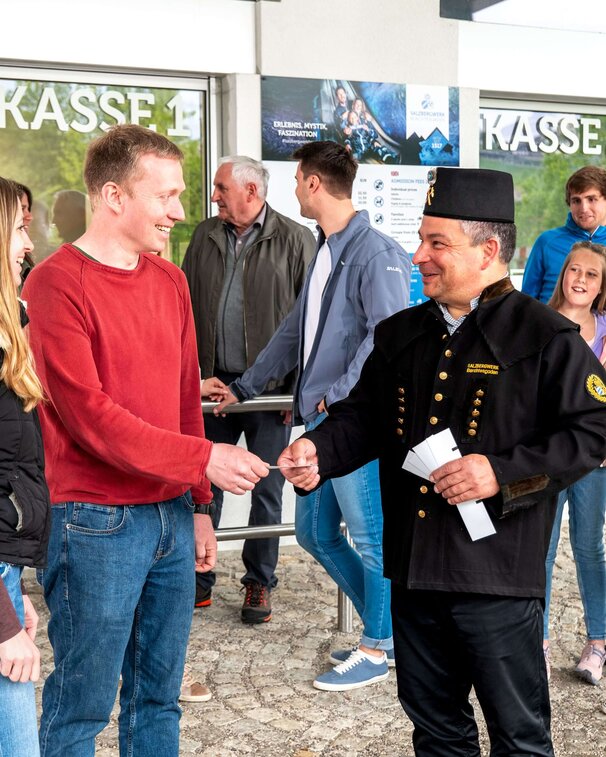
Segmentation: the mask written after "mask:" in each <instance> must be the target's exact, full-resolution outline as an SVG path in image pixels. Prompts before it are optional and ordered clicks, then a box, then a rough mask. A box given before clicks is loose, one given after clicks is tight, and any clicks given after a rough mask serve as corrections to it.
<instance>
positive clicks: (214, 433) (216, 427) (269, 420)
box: [196, 371, 291, 589]
mask: <svg viewBox="0 0 606 757" xmlns="http://www.w3.org/2000/svg"><path fill="white" fill-rule="evenodd" d="M239 375H240V374H237V373H221V372H219V371H218V372H217V378H220V379H221V381H224V382H225V383H226V384H229V383H230V382H231V381H233V380H234V379H236V378H237V377H238V376H239ZM282 421H283V417H282V415H280V413H279V412H252V413H228V414H227V415H226V416H225V418H217V417H216V416H214V415H212V413H207V414H205V416H204V428H205V435H206V438H207V439H210V440H211V441H213V442H219V443H223V444H236V443H237V442H238V439H239V438H240V436H241V435H242V434H244V438H245V440H246V446H247V448H248V450H249V451H250V452H252V453H254V454H255V455H258V456H259V457H260V458H261V459H262V460H265V462H268V463H270V464H271V465H273V464H275V462H276V460H277V459H278V455H279V454H280V453H281V452H282V450H283V449H284V447H286V446H287V445H288V441H289V439H290V431H291V429H290V427H289V426H285V425H284V423H283V422H282ZM283 488H284V476H283V475H282V473H281V472H280V471H279V470H274V471H270V472H269V475H268V476H267V477H266V478H262V479H261V480H260V481H259V483H258V484H257V485H256V486H255V488H254V489H253V491H252V494H251V507H250V515H249V518H248V525H249V526H269V525H274V524H276V523H281V522H282V489H283ZM212 490H213V496H214V499H215V508H216V509H215V515H214V517H213V525H214V527H215V528H218V527H219V523H220V520H221V510H222V508H223V492H222V491H221V489H218V488H217V487H216V486H214V485H213V486H212ZM279 545H280V540H279V539H278V538H274V539H247V540H246V541H245V542H244V549H243V550H242V562H243V563H244V567H245V569H246V572H245V573H244V575H243V576H242V583H246V582H247V581H255V582H257V583H260V584H262V585H263V586H267V587H268V588H269V589H273V588H274V587H275V586H276V585H277V583H278V579H277V577H276V573H275V570H276V565H277V564H278V550H279ZM215 580H216V576H215V574H214V573H213V572H212V571H211V572H209V573H196V582H197V584H198V586H199V587H201V588H209V587H211V586H214V584H215Z"/></svg>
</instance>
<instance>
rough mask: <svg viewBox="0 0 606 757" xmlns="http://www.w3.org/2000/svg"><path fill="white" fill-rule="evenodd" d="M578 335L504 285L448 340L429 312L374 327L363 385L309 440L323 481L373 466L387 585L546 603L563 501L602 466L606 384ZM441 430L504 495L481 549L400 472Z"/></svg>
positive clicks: (453, 515) (493, 503)
mask: <svg viewBox="0 0 606 757" xmlns="http://www.w3.org/2000/svg"><path fill="white" fill-rule="evenodd" d="M577 332H578V327H576V326H575V325H574V324H573V323H571V322H570V321H568V320H567V319H566V318H564V317H563V316H561V315H559V314H558V313H556V312H555V311H553V310H550V309H549V308H547V307H546V306H545V305H542V304H540V303H537V302H536V301H535V300H532V299H531V298H529V297H527V296H526V295H523V294H520V293H519V292H516V291H515V290H514V289H513V287H512V286H511V284H510V282H509V280H504V281H500V282H497V283H496V284H493V285H492V286H491V287H489V288H487V289H486V290H485V292H484V293H483V296H482V298H481V301H480V304H479V307H478V308H477V309H476V310H474V311H473V312H472V313H471V314H470V315H469V316H468V317H467V318H466V319H465V321H464V322H463V324H462V326H460V327H459V329H458V330H457V331H456V332H455V333H454V334H453V335H452V336H449V335H448V331H447V329H446V325H445V322H444V319H443V317H442V315H441V313H440V310H439V308H438V307H437V306H436V304H435V303H434V302H431V301H430V302H427V303H424V304H423V305H419V306H418V307H415V308H411V309H410V310H406V311H402V312H400V313H398V314H396V315H394V316H392V317H391V318H389V319H387V320H386V321H383V322H382V323H381V324H379V326H378V327H377V329H376V332H375V347H374V350H373V352H372V353H371V355H370V357H369V359H368V360H367V362H366V364H365V366H364V369H363V371H362V374H361V377H360V382H359V383H358V384H357V385H356V387H355V388H354V390H353V391H352V393H351V394H350V396H349V397H348V398H347V399H345V400H343V401H342V402H338V403H335V404H334V405H331V406H330V408H329V417H328V419H327V421H325V422H324V423H323V424H321V425H320V426H319V427H318V428H317V429H316V430H314V431H312V432H310V433H308V434H306V436H308V437H309V438H310V439H311V440H312V441H313V442H314V443H315V444H316V446H317V448H318V456H319V462H320V474H321V475H322V477H326V478H330V477H334V476H341V475H343V474H344V473H347V472H349V471H351V470H354V469H355V468H357V467H358V466H360V465H362V464H363V463H366V462H367V461H369V460H371V459H373V458H375V457H378V458H379V463H380V476H381V493H382V499H383V510H384V516H385V526H384V565H385V574H386V576H387V577H389V578H391V579H393V580H394V581H396V582H398V583H401V584H403V585H405V586H407V587H408V588H411V589H430V590H442V591H459V592H476V593H486V594H496V595H501V596H525V597H540V596H543V595H544V590H545V567H544V566H545V555H546V552H547V547H548V544H549V538H550V535H551V529H552V525H553V519H554V513H555V505H556V499H557V493H558V492H559V491H560V490H561V489H563V488H565V487H566V486H568V485H569V484H571V483H572V482H574V481H575V480H577V479H579V478H581V477H582V476H583V475H585V474H586V473H588V472H589V471H590V470H592V469H593V468H595V467H597V466H598V465H599V464H600V462H601V460H603V459H604V457H605V456H606V384H605V383H604V382H605V380H606V373H605V372H604V370H603V369H602V367H601V366H600V364H599V362H598V361H597V360H596V358H595V356H594V355H593V353H592V352H591V350H590V349H589V348H588V347H587V345H586V344H585V342H584V341H583V339H582V338H581V337H580V336H579V334H578V333H577ZM447 427H450V429H451V430H452V433H453V435H454V437H455V440H456V441H457V443H458V445H459V449H460V451H461V453H462V454H463V455H465V454H470V453H478V454H482V455H486V456H487V457H488V459H489V460H490V463H491V464H492V467H493V469H494V472H495V474H496V477H497V480H498V483H499V485H500V493H499V494H497V495H496V496H494V497H491V498H489V499H488V500H486V502H485V504H486V506H487V509H488V511H489V514H490V516H491V518H492V520H493V522H494V524H495V528H496V534H495V535H493V536H489V537H486V538H484V539H481V540H479V541H476V542H472V541H471V539H470V538H469V536H468V534H467V531H466V529H465V527H464V526H463V523H462V520H461V517H460V514H459V513H458V511H457V508H456V507H454V506H451V505H448V504H447V503H446V501H445V500H444V499H443V498H442V496H441V495H438V494H435V493H434V492H433V487H432V485H431V484H430V483H429V482H427V481H423V480H422V479H420V478H418V477H416V476H414V475H412V474H410V473H408V472H406V471H404V470H402V463H403V461H404V458H405V456H406V453H407V452H408V450H409V449H411V447H414V446H415V445H416V444H418V443H419V442H420V441H422V440H423V439H425V438H426V437H427V436H429V435H431V434H434V433H437V432H439V431H441V430H443V429H445V428H447Z"/></svg>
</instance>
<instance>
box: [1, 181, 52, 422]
mask: <svg viewBox="0 0 606 757" xmlns="http://www.w3.org/2000/svg"><path fill="white" fill-rule="evenodd" d="M20 199H21V198H20V195H19V191H18V189H17V186H16V185H15V184H14V183H13V182H12V181H9V180H8V179H3V178H2V177H1V176H0V348H2V350H3V352H4V357H3V360H2V367H0V381H3V382H4V383H5V384H6V386H7V387H8V388H9V389H12V390H13V392H14V393H15V394H16V395H17V397H19V399H21V401H22V402H23V406H24V408H25V410H26V411H30V410H33V408H34V407H35V406H36V405H37V404H38V403H39V402H40V401H41V400H42V398H43V391H42V385H41V384H40V381H39V379H38V377H37V376H36V373H35V371H34V364H33V359H32V354H31V352H30V349H29V345H28V343H27V339H26V337H25V333H24V331H23V328H22V326H21V312H20V309H19V300H18V298H17V287H16V286H15V282H14V281H13V272H12V270H11V262H10V246H11V237H12V235H13V229H14V226H15V218H16V217H17V213H18V212H19V209H20V208H21V202H20Z"/></svg>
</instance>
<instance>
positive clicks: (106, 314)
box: [24, 125, 267, 757]
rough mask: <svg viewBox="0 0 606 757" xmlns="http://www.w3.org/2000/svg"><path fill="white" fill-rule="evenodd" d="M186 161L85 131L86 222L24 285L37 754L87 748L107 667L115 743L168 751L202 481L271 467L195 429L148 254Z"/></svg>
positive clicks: (170, 268) (178, 328)
mask: <svg viewBox="0 0 606 757" xmlns="http://www.w3.org/2000/svg"><path fill="white" fill-rule="evenodd" d="M181 160H182V153H181V151H180V150H179V148H178V147H176V146H175V145H173V144H172V143H171V142H169V141H168V140H167V139H166V138H165V137H163V136H160V135H158V134H156V133H155V132H153V131H150V130H148V129H144V128H142V127H139V126H133V125H125V126H116V127H114V128H113V129H111V130H110V131H109V132H108V133H107V134H105V135H104V136H102V137H100V138H99V139H98V140H96V141H95V142H93V143H92V144H91V145H90V147H89V150H88V154H87V158H86V163H85V168H84V178H85V181H86V184H87V188H88V192H89V196H90V200H91V204H92V208H93V215H92V219H91V222H90V225H89V227H88V229H87V230H86V231H85V233H84V234H83V235H82V236H81V237H80V238H79V239H77V240H76V241H75V242H74V244H64V245H63V246H62V247H60V248H59V250H58V251H57V252H56V253H55V254H54V255H52V256H51V257H50V258H48V259H47V260H45V261H44V262H43V263H41V264H40V265H39V266H37V267H36V269H35V270H34V271H32V275H31V276H30V277H28V281H27V287H26V288H25V290H24V298H25V299H26V300H27V301H28V303H29V315H30V336H31V344H32V349H33V352H34V355H35V359H36V365H37V369H38V372H39V374H40V377H41V379H42V382H43V384H44V387H45V390H46V393H47V396H48V400H49V402H48V403H46V404H45V405H44V406H43V407H42V409H41V420H42V427H43V435H44V444H45V450H46V454H47V468H46V472H47V478H48V483H49V488H50V492H51V501H52V503H53V505H54V507H53V518H52V532H51V540H50V544H49V556H48V557H49V560H48V568H47V569H46V570H45V571H44V574H43V586H44V595H45V599H46V602H47V604H48V606H49V609H50V612H51V618H50V623H49V636H50V639H51V643H52V645H53V652H54V657H55V670H54V671H53V673H52V674H51V675H50V676H49V678H48V680H47V681H46V684H45V687H44V693H43V713H42V721H41V727H40V743H41V754H42V755H43V756H44V757H57V756H58V755H62V756H63V757H84V755H87V756H88V755H91V754H94V749H95V746H94V742H95V736H96V735H97V734H98V733H99V732H100V731H101V730H102V729H103V727H104V726H105V725H106V724H107V723H108V721H109V717H110V713H111V710H112V706H113V703H114V699H115V695H116V690H117V687H118V681H119V678H120V675H122V688H121V692H120V710H121V712H120V718H119V731H120V736H119V738H120V753H121V754H124V755H126V754H134V755H137V757H151V756H152V755H153V757H157V756H158V755H162V757H177V755H178V753H179V717H180V709H179V707H178V704H177V699H178V696H179V690H180V684H181V675H182V672H183V665H184V660H185V650H186V645H187V638H188V634H189V628H190V624H191V617H192V613H191V608H192V606H193V602H194V576H193V573H192V571H191V564H192V562H193V561H194V559H195V563H196V569H197V570H209V569H210V568H211V567H212V566H213V565H214V562H215V557H216V541H215V537H214V533H213V529H212V525H211V519H210V517H209V512H210V508H209V503H210V502H211V491H210V485H209V480H210V481H212V482H213V483H215V484H216V485H217V486H219V487H220V488H221V489H227V490H228V491H230V492H232V493H234V494H243V493H244V492H245V491H249V490H251V489H252V488H253V487H254V485H255V483H256V482H257V481H259V479H260V478H261V477H263V476H266V475H267V466H266V465H265V464H264V463H263V462H262V461H261V460H260V459H259V458H258V457H256V456H255V455H252V454H251V453H249V452H247V451H246V450H244V449H241V448H237V447H233V446H230V445H225V444H215V445H213V444H211V443H210V442H209V441H208V440H206V439H205V438H204V426H203V421H202V412H201V406H200V375H199V368H198V359H197V350H196V338H195V331H194V322H193V318H192V314H191V305H190V299H189V290H188V286H187V282H186V280H185V276H184V275H183V273H182V272H181V271H180V270H179V268H177V266H175V265H173V264H172V263H169V262H167V261H166V260H163V259H162V258H160V257H158V255H157V254H156V253H157V252H158V251H160V250H163V249H164V247H165V245H166V241H167V239H168V237H169V234H170V231H171V229H172V227H173V226H174V224H175V223H176V222H177V221H181V220H183V218H184V212H183V207H182V205H181V202H180V199H179V197H180V195H181V193H182V192H183V190H184V189H185V185H184V183H183V174H182V170H181ZM192 513H193V514H194V515H193V517H192Z"/></svg>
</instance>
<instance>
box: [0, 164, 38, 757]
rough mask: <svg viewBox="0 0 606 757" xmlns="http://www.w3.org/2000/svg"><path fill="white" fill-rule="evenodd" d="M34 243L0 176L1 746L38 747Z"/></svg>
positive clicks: (23, 756)
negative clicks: (28, 311) (30, 328)
mask: <svg viewBox="0 0 606 757" xmlns="http://www.w3.org/2000/svg"><path fill="white" fill-rule="evenodd" d="M32 249H33V245H32V243H31V241H30V238H29V236H28V235H27V229H26V227H25V224H24V219H23V210H22V208H21V202H20V194H19V190H18V188H17V186H16V185H15V184H14V183H13V182H11V181H8V180H6V179H3V178H0V578H1V579H2V580H0V754H2V755H10V757H36V756H37V755H38V754H39V749H38V733H37V726H36V705H35V699H34V686H33V682H34V681H36V680H37V679H38V676H39V673H40V653H39V652H38V649H37V648H36V645H35V644H34V638H35V635H36V626H37V623H38V616H37V615H36V611H35V610H34V608H33V606H32V603H31V602H30V600H29V598H28V597H27V596H26V595H23V593H22V589H21V573H22V571H23V567H24V566H25V565H30V566H34V567H41V566H42V565H43V564H44V562H45V557H46V544H47V541H48V527H49V522H50V521H49V512H50V502H49V495H48V489H47V487H46V481H45V479H44V459H43V452H42V440H41V438H40V427H39V424H38V418H37V416H36V410H35V407H36V405H37V404H38V403H39V402H40V401H41V399H42V387H41V385H40V382H39V381H38V378H37V377H36V374H35V373H34V368H33V364H32V359H31V355H30V351H29V347H28V344H27V341H26V337H25V334H24V331H23V326H24V325H25V323H26V322H27V317H26V315H25V309H24V307H23V304H22V303H21V302H20V301H19V299H18V298H17V288H18V287H19V285H20V284H21V271H22V267H23V261H24V259H25V256H26V255H27V254H28V253H30V252H31V251H32Z"/></svg>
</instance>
